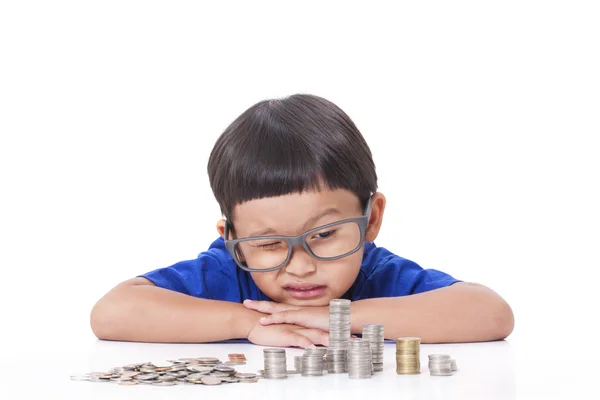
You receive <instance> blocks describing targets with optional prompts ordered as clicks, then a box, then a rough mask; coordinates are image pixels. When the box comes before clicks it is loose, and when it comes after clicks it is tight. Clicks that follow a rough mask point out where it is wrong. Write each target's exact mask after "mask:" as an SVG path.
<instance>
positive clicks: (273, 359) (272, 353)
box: [263, 348, 287, 379]
mask: <svg viewBox="0 0 600 400" xmlns="http://www.w3.org/2000/svg"><path fill="white" fill-rule="evenodd" d="M263 356H264V368H265V369H264V377H265V378H266V379H285V378H287V358H286V353H285V349H279V348H269V349H263Z"/></svg>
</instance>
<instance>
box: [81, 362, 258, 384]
mask: <svg viewBox="0 0 600 400" xmlns="http://www.w3.org/2000/svg"><path fill="white" fill-rule="evenodd" d="M240 359H241V357H239V358H236V360H240ZM230 360H231V357H230ZM244 360H245V356H244ZM167 362H170V363H171V365H169V366H164V367H159V366H156V365H154V364H152V363H151V362H143V363H137V364H129V365H125V366H123V367H115V368H111V369H110V370H109V371H108V372H90V373H87V374H84V375H72V376H71V380H76V381H90V382H112V383H116V384H119V385H123V386H133V385H138V384H145V385H152V386H174V385H220V384H222V383H237V382H240V383H252V382H257V381H258V376H257V375H256V374H252V373H240V372H237V371H236V370H235V369H234V368H233V367H232V366H229V365H226V364H227V363H223V362H221V361H220V360H219V359H218V358H215V357H197V358H180V359H177V360H167ZM230 362H231V361H230ZM236 362H240V363H241V361H236ZM244 363H245V361H244Z"/></svg>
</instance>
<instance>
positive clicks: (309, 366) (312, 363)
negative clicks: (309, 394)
mask: <svg viewBox="0 0 600 400" xmlns="http://www.w3.org/2000/svg"><path fill="white" fill-rule="evenodd" d="M325 353H327V349H326V348H322V347H321V348H312V349H304V354H302V367H301V369H300V372H301V374H302V376H322V375H323V370H325V364H324V361H325V360H324V357H325Z"/></svg>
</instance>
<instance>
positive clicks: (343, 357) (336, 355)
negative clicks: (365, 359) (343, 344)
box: [325, 349, 348, 374]
mask: <svg viewBox="0 0 600 400" xmlns="http://www.w3.org/2000/svg"><path fill="white" fill-rule="evenodd" d="M347 355H348V351H347V350H346V349H327V354H326V355H325V365H326V366H327V372H328V373H330V374H342V373H346V372H348V358H347Z"/></svg>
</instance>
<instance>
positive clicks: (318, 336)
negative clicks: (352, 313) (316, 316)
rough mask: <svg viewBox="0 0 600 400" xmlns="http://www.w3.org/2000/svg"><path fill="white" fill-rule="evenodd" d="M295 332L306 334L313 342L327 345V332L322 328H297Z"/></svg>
mask: <svg viewBox="0 0 600 400" xmlns="http://www.w3.org/2000/svg"><path fill="white" fill-rule="evenodd" d="M296 333H298V334H300V335H302V336H306V337H307V338H309V339H310V341H311V342H312V343H314V344H321V345H323V346H329V332H327V331H324V330H323V329H299V330H297V331H296Z"/></svg>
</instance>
